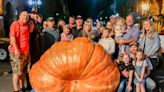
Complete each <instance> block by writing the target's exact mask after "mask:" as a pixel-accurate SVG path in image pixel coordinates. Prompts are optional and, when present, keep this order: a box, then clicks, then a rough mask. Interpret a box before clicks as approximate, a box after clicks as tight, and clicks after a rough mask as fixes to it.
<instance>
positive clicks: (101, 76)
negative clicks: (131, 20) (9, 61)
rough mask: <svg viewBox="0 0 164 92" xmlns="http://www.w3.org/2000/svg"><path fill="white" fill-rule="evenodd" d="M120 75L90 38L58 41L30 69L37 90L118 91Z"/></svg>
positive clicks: (66, 91)
mask: <svg viewBox="0 0 164 92" xmlns="http://www.w3.org/2000/svg"><path fill="white" fill-rule="evenodd" d="M119 78H120V74H119V70H118V68H117V65H116V64H114V63H113V62H112V60H111V58H110V56H109V55H108V53H107V52H106V51H105V50H104V49H103V48H102V47H101V46H100V45H98V44H94V43H92V42H91V41H90V40H88V39H87V38H76V39H75V40H73V41H71V42H68V41H63V42H57V43H55V44H54V45H53V46H51V48H50V49H48V50H47V51H46V52H45V53H44V54H43V55H42V56H41V58H40V60H39V61H38V62H37V63H36V64H34V65H33V66H32V69H31V71H30V82H31V85H32V87H33V88H34V90H35V91H36V92H115V91H116V89H117V86H118V83H119Z"/></svg>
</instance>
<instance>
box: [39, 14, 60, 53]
mask: <svg viewBox="0 0 164 92" xmlns="http://www.w3.org/2000/svg"><path fill="white" fill-rule="evenodd" d="M47 25H48V27H47V28H45V29H43V35H42V46H41V47H42V53H44V52H45V51H46V50H47V49H49V48H50V47H51V46H52V45H53V44H54V43H55V42H57V41H59V40H60V35H59V32H57V30H56V29H55V20H54V18H53V17H48V18H47Z"/></svg>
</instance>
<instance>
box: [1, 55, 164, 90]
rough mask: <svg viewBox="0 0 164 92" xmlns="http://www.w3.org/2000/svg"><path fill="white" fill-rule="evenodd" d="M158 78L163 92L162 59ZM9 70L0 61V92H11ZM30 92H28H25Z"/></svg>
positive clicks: (163, 68)
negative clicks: (7, 73)
mask: <svg viewBox="0 0 164 92" xmlns="http://www.w3.org/2000/svg"><path fill="white" fill-rule="evenodd" d="M159 65H160V66H159V70H158V78H159V79H160V81H159V82H160V85H161V86H162V90H163V91H162V92H164V58H163V57H162V58H160V64H159ZM10 70H11V66H10V62H8V61H6V62H5V61H0V92H12V91H13V90H12V80H11V79H12V75H6V72H7V71H10ZM26 92H30V91H26Z"/></svg>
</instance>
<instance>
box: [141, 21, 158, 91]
mask: <svg viewBox="0 0 164 92" xmlns="http://www.w3.org/2000/svg"><path fill="white" fill-rule="evenodd" d="M139 48H140V49H141V50H142V51H143V53H144V55H146V57H147V58H149V59H150V61H151V63H152V65H153V71H152V72H151V77H152V78H153V79H154V80H155V82H156V83H157V87H159V92H160V90H161V88H160V85H159V80H158V78H157V73H156V68H157V65H158V57H157V52H158V50H159V48H160V38H159V35H158V33H157V31H155V30H154V29H153V26H152V24H151V22H150V20H149V19H146V20H145V21H144V22H143V29H142V34H141V36H140V38H139Z"/></svg>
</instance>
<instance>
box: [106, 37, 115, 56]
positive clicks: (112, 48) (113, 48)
mask: <svg viewBox="0 0 164 92" xmlns="http://www.w3.org/2000/svg"><path fill="white" fill-rule="evenodd" d="M110 44H111V48H110V49H108V53H109V54H110V55H112V54H113V53H114V52H115V42H114V40H113V39H111V41H110Z"/></svg>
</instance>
